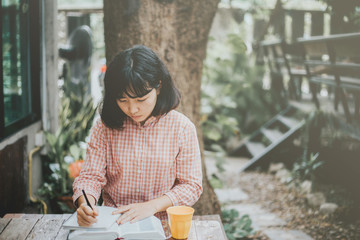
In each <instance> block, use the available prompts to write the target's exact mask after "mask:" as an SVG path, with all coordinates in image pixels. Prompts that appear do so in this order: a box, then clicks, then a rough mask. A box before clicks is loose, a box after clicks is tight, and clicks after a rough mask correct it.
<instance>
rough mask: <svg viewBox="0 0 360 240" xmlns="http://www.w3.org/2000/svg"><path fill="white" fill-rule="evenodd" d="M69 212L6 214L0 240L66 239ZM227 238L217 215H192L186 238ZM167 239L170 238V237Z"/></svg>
mask: <svg viewBox="0 0 360 240" xmlns="http://www.w3.org/2000/svg"><path fill="white" fill-rule="evenodd" d="M69 217H70V214H49V215H42V214H7V215H5V216H4V218H0V240H12V239H14V240H30V239H36V240H42V239H44V240H45V239H46V240H47V239H55V240H66V239H67V236H68V234H69V230H65V229H63V228H62V227H61V226H62V224H63V223H64V221H66V220H67V219H68V218H69ZM203 239H204V240H205V239H214V240H215V239H216V240H227V238H226V235H225V231H224V227H223V225H222V222H221V219H220V216H219V215H205V216H194V218H193V222H192V226H191V229H190V234H189V237H188V240H203ZM169 240H172V238H170V239H169Z"/></svg>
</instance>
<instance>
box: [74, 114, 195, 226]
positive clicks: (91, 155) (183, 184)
mask: <svg viewBox="0 0 360 240" xmlns="http://www.w3.org/2000/svg"><path fill="white" fill-rule="evenodd" d="M82 189H84V190H85V191H86V193H87V194H90V195H92V196H94V197H95V198H96V199H99V197H100V193H101V190H102V189H103V200H104V205H106V206H111V207H120V206H122V205H128V204H131V203H138V202H144V201H149V200H152V199H155V198H158V197H161V196H162V195H164V194H165V195H167V196H168V197H169V198H170V199H171V201H172V203H173V205H174V206H175V205H188V206H191V205H193V204H194V203H195V202H196V201H197V200H198V199H199V197H200V194H201V193H202V172H201V158H200V150H199V144H198V139H197V135H196V129H195V126H194V124H193V123H191V121H190V120H189V119H188V118H187V117H185V116H184V115H183V114H181V113H179V112H177V111H175V110H172V111H170V112H169V113H168V114H167V115H165V116H162V117H160V118H155V117H151V118H149V119H148V120H147V121H146V122H145V124H144V125H143V126H140V124H137V123H136V122H134V121H133V120H131V119H127V120H125V121H124V129H122V130H111V129H110V128H107V127H106V126H105V125H104V124H103V123H102V121H101V119H98V120H97V121H96V123H95V125H94V126H93V128H92V130H91V137H90V142H89V144H88V148H87V154H86V160H85V161H84V163H83V166H82V169H81V173H80V176H79V177H77V178H76V179H75V181H74V184H73V190H74V195H73V199H74V201H75V200H76V199H77V198H78V197H80V196H81V195H82V192H81V190H82ZM156 216H157V217H159V218H160V219H162V220H166V218H167V216H166V213H165V212H161V213H157V214H156Z"/></svg>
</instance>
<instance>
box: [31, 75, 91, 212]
mask: <svg viewBox="0 0 360 240" xmlns="http://www.w3.org/2000/svg"><path fill="white" fill-rule="evenodd" d="M88 86H90V83H89V84H73V83H72V82H71V76H70V74H65V75H64V81H63V84H62V85H61V90H60V96H61V97H60V102H61V104H60V109H59V128H58V130H57V131H56V132H55V133H50V132H45V136H46V140H47V146H48V151H47V156H45V158H46V161H43V165H44V166H43V167H44V183H43V185H42V187H41V188H40V189H39V191H38V193H39V194H40V195H41V196H42V197H44V198H46V199H47V200H48V201H56V199H57V197H59V196H71V195H72V182H73V179H72V178H70V176H69V166H70V165H71V164H72V163H74V162H76V161H78V160H81V159H84V157H85V151H86V143H85V141H86V137H87V136H88V134H89V131H90V128H91V126H92V123H93V120H94V117H95V113H96V109H95V107H94V105H93V101H92V98H91V96H90V94H89V93H88ZM75 92H77V93H79V92H80V93H81V94H74V93H75ZM65 206H66V205H64V204H62V203H60V202H59V203H58V207H59V208H60V210H61V211H65V210H66V208H65ZM71 211H72V210H70V209H68V212H71Z"/></svg>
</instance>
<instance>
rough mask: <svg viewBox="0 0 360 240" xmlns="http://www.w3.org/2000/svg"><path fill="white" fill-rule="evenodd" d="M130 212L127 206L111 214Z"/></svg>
mask: <svg viewBox="0 0 360 240" xmlns="http://www.w3.org/2000/svg"><path fill="white" fill-rule="evenodd" d="M129 210H130V206H129V205H127V206H122V207H119V208H118V209H117V210H115V211H113V212H112V214H113V215H115V214H120V213H124V212H126V211H129Z"/></svg>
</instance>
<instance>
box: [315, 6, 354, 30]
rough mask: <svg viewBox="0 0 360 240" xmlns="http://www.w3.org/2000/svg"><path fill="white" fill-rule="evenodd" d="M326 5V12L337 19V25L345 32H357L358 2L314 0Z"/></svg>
mask: <svg viewBox="0 0 360 240" xmlns="http://www.w3.org/2000/svg"><path fill="white" fill-rule="evenodd" d="M316 1H320V2H324V3H326V4H327V6H328V7H327V9H328V11H329V12H330V13H331V14H332V15H333V16H336V18H337V19H339V22H338V24H339V25H340V26H341V27H342V28H344V29H343V31H345V32H355V31H359V27H360V1H358V0H316Z"/></svg>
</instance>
